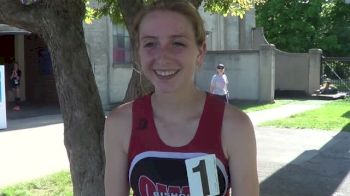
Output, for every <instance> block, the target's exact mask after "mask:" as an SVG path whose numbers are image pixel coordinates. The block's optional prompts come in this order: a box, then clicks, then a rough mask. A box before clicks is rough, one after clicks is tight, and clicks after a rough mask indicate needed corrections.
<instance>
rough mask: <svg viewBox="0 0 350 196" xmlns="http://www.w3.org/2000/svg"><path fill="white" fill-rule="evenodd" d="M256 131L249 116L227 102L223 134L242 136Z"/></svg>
mask: <svg viewBox="0 0 350 196" xmlns="http://www.w3.org/2000/svg"><path fill="white" fill-rule="evenodd" d="M253 131H254V129H253V125H252V122H251V120H250V118H249V116H248V115H247V114H246V113H245V112H243V111H242V110H240V109H239V108H237V107H235V106H233V105H231V104H226V106H225V112H224V118H223V134H226V135H228V136H231V138H232V137H235V138H241V137H245V136H246V134H248V135H250V134H252V132H253Z"/></svg>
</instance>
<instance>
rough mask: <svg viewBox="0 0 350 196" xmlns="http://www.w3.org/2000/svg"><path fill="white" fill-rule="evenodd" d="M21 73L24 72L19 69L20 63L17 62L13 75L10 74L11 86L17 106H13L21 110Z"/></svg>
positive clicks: (13, 68) (14, 65)
mask: <svg viewBox="0 0 350 196" xmlns="http://www.w3.org/2000/svg"><path fill="white" fill-rule="evenodd" d="M21 75H22V72H21V70H20V69H19V65H18V63H17V62H15V63H14V64H13V67H12V71H11V76H10V86H11V89H12V91H13V93H14V95H15V107H14V108H13V110H14V111H20V110H21V107H20V102H21V98H20V84H21Z"/></svg>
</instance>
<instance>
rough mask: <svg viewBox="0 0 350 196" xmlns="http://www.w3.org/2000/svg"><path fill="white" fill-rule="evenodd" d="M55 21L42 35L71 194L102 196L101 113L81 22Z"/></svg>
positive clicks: (45, 28)
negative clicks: (60, 118) (49, 61)
mask: <svg viewBox="0 0 350 196" xmlns="http://www.w3.org/2000/svg"><path fill="white" fill-rule="evenodd" d="M58 20H59V21H50V22H49V23H46V24H45V26H43V28H44V31H45V32H44V34H43V38H44V40H45V42H46V43H47V45H48V47H49V50H50V53H51V57H52V62H53V65H54V75H55V79H56V87H57V92H58V97H59V102H60V106H61V112H62V115H63V121H64V143H65V146H66V149H67V154H68V158H69V162H70V171H71V175H72V181H73V188H74V190H73V191H74V195H84V196H86V195H91V196H97V195H104V177H103V175H104V153H103V146H102V143H103V142H102V141H103V128H104V127H103V126H104V113H103V110H102V104H101V101H100V97H99V93H98V91H97V86H96V82H95V79H94V75H93V72H92V68H91V63H90V61H89V58H88V54H87V51H86V46H85V40H84V36H83V27H82V23H81V21H80V22H79V21H77V22H74V21H69V18H66V20H64V19H58Z"/></svg>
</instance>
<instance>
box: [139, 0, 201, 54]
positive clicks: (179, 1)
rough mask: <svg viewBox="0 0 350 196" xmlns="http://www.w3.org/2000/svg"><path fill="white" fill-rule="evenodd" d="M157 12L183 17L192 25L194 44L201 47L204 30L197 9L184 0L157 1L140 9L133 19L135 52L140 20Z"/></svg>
mask: <svg viewBox="0 0 350 196" xmlns="http://www.w3.org/2000/svg"><path fill="white" fill-rule="evenodd" d="M157 10H164V11H172V12H176V13H178V14H181V15H183V16H185V18H186V19H187V20H189V21H190V22H191V24H192V27H193V32H194V37H195V39H196V44H197V45H198V46H201V45H202V44H203V43H204V42H205V30H204V24H203V20H202V18H201V16H200V15H199V13H198V11H197V9H196V8H195V7H194V6H193V5H192V4H191V3H189V2H188V1H186V0H158V1H155V2H154V3H153V4H150V5H148V6H145V7H144V8H142V9H141V10H140V11H139V12H138V14H137V15H136V16H135V18H134V22H133V33H134V41H135V43H134V44H135V45H134V50H135V52H136V51H137V50H138V48H139V35H140V34H139V31H140V24H141V22H142V19H143V18H144V17H145V16H146V15H147V14H149V13H151V12H154V11H157Z"/></svg>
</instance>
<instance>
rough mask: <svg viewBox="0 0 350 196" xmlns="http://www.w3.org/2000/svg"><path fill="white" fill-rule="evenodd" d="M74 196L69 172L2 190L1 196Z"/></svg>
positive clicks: (0, 190)
mask: <svg viewBox="0 0 350 196" xmlns="http://www.w3.org/2000/svg"><path fill="white" fill-rule="evenodd" d="M51 195H52V196H72V195H73V188H72V181H71V178H70V173H69V171H62V172H58V173H55V174H52V175H49V176H46V177H43V178H40V179H37V180H32V181H29V182H23V183H19V184H16V185H13V186H8V187H5V188H3V189H0V196H51Z"/></svg>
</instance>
